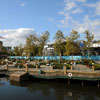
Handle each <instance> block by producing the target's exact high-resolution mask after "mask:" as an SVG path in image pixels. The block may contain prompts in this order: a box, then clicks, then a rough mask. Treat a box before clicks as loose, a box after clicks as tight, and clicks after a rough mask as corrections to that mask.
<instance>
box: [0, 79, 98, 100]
mask: <svg viewBox="0 0 100 100" xmlns="http://www.w3.org/2000/svg"><path fill="white" fill-rule="evenodd" d="M0 100H100V88H98V87H97V86H96V85H85V86H81V84H74V83H72V84H71V85H69V86H68V85H67V83H66V82H56V81H54V80H53V81H42V80H34V81H32V82H24V83H20V84H19V83H14V82H10V81H9V78H0Z"/></svg>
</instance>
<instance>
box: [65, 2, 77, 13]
mask: <svg viewBox="0 0 100 100" xmlns="http://www.w3.org/2000/svg"><path fill="white" fill-rule="evenodd" d="M75 7H76V4H75V3H74V2H67V3H66V4H65V8H64V11H70V10H71V9H72V8H75Z"/></svg>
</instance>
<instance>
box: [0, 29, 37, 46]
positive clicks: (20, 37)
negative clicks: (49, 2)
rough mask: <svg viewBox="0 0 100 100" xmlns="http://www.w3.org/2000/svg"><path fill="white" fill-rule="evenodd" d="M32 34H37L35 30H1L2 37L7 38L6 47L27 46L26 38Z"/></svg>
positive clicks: (5, 40)
mask: <svg viewBox="0 0 100 100" xmlns="http://www.w3.org/2000/svg"><path fill="white" fill-rule="evenodd" d="M31 34H37V33H36V32H35V30H34V29H33V28H18V29H8V30H0V35H2V36H3V37H5V39H4V40H3V41H4V45H5V46H13V47H14V46H17V45H20V44H25V41H26V37H28V36H29V35H31Z"/></svg>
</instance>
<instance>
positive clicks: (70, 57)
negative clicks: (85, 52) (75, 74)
mask: <svg viewBox="0 0 100 100" xmlns="http://www.w3.org/2000/svg"><path fill="white" fill-rule="evenodd" d="M8 58H15V59H38V60H40V59H43V60H59V59H60V58H61V59H65V60H81V59H87V58H88V56H61V57H60V56H33V57H25V56H9V57H8ZM88 59H91V60H100V56H90V57H89V58H88Z"/></svg>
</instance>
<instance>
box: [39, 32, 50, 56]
mask: <svg viewBox="0 0 100 100" xmlns="http://www.w3.org/2000/svg"><path fill="white" fill-rule="evenodd" d="M49 35H50V33H49V32H48V31H45V32H44V33H43V34H42V35H41V36H40V38H39V51H38V55H42V53H43V48H44V45H45V44H46V43H47V42H48V39H49Z"/></svg>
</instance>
